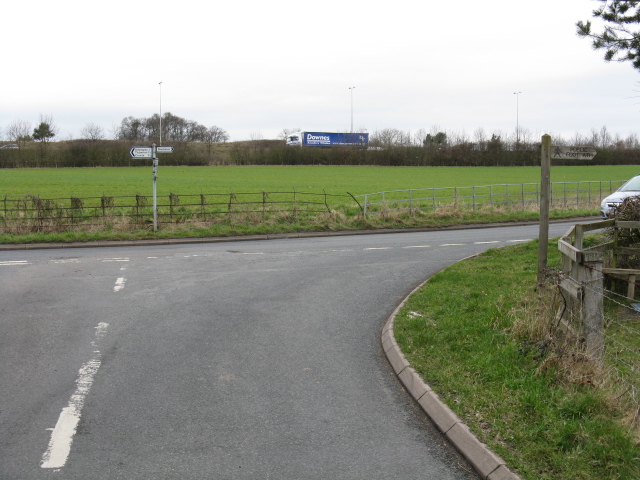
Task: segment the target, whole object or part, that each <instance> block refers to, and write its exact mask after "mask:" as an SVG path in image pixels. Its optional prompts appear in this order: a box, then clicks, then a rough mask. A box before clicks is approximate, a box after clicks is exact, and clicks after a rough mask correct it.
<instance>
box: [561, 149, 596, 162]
mask: <svg viewBox="0 0 640 480" xmlns="http://www.w3.org/2000/svg"><path fill="white" fill-rule="evenodd" d="M595 156H596V149H595V148H593V147H592V146H590V145H587V146H584V147H559V146H555V145H552V146H551V160H556V159H557V160H593V157H595Z"/></svg>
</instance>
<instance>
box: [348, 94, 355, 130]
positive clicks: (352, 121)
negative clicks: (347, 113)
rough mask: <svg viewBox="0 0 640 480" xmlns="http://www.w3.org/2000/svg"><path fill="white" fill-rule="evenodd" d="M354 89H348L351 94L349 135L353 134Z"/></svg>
mask: <svg viewBox="0 0 640 480" xmlns="http://www.w3.org/2000/svg"><path fill="white" fill-rule="evenodd" d="M354 88H356V87H349V91H350V92H351V133H353V89H354Z"/></svg>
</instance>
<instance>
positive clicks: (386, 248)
mask: <svg viewBox="0 0 640 480" xmlns="http://www.w3.org/2000/svg"><path fill="white" fill-rule="evenodd" d="M365 250H391V247H377V248H374V247H370V248H365Z"/></svg>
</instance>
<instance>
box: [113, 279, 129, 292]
mask: <svg viewBox="0 0 640 480" xmlns="http://www.w3.org/2000/svg"><path fill="white" fill-rule="evenodd" d="M126 281H127V280H126V279H125V278H124V277H120V278H118V279H117V280H116V284H115V286H114V287H113V291H114V292H119V291H120V290H122V289H123V288H124V283H125V282H126Z"/></svg>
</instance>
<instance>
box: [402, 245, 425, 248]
mask: <svg viewBox="0 0 640 480" xmlns="http://www.w3.org/2000/svg"><path fill="white" fill-rule="evenodd" d="M402 248H431V245H407V246H406V247H402Z"/></svg>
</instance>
